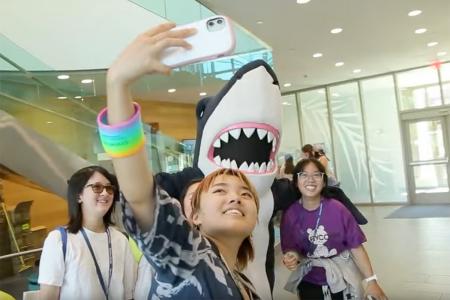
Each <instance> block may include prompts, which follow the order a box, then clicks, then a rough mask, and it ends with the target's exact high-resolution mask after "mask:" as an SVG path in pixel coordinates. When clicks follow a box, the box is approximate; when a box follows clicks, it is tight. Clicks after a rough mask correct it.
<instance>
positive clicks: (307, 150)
mask: <svg viewBox="0 0 450 300" xmlns="http://www.w3.org/2000/svg"><path fill="white" fill-rule="evenodd" d="M302 153H303V157H302V159H305V158H315V157H316V154H315V153H314V147H313V145H311V144H305V145H304V146H303V147H302Z"/></svg>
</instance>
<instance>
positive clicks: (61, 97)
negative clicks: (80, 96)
mask: <svg viewBox="0 0 450 300" xmlns="http://www.w3.org/2000/svg"><path fill="white" fill-rule="evenodd" d="M58 99H59V100H64V99H67V97H65V96H59V97H58Z"/></svg>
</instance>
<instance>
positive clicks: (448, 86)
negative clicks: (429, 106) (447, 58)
mask: <svg viewBox="0 0 450 300" xmlns="http://www.w3.org/2000/svg"><path fill="white" fill-rule="evenodd" d="M440 69H441V81H442V93H443V97H444V103H445V104H450V63H446V64H443V65H441V68H440Z"/></svg>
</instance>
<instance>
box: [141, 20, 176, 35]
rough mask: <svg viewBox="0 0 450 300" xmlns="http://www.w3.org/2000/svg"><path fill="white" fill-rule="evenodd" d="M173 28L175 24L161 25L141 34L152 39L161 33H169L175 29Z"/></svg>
mask: <svg viewBox="0 0 450 300" xmlns="http://www.w3.org/2000/svg"><path fill="white" fill-rule="evenodd" d="M175 26H176V24H175V23H162V24H159V25H158V26H156V27H153V28H151V29H150V30H148V31H146V32H144V33H143V34H144V35H146V36H149V37H153V36H155V35H157V34H160V33H162V32H166V31H169V30H170V29H172V28H175Z"/></svg>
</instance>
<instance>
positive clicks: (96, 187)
mask: <svg viewBox="0 0 450 300" xmlns="http://www.w3.org/2000/svg"><path fill="white" fill-rule="evenodd" d="M87 187H90V188H92V191H93V192H94V193H96V194H101V193H102V192H103V190H106V192H107V193H108V194H110V195H112V194H114V191H115V190H116V187H115V186H113V185H103V184H101V183H91V184H88V185H86V186H85V187H84V188H87Z"/></svg>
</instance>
